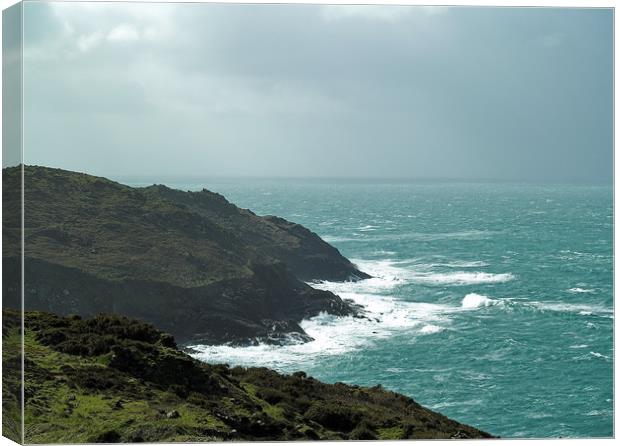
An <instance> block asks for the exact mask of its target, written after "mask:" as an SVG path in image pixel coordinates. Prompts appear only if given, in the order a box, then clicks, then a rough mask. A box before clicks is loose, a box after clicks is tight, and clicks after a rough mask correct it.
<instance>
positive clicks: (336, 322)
mask: <svg viewBox="0 0 620 446" xmlns="http://www.w3.org/2000/svg"><path fill="white" fill-rule="evenodd" d="M123 182H124V183H126V184H130V185H136V186H142V185H146V184H152V182H151V183H148V182H142V183H140V182H136V181H133V182H132V181H123ZM159 182H161V181H159ZM166 184H167V185H168V186H170V187H173V188H177V189H183V190H200V189H202V188H207V189H209V190H211V191H215V192H219V193H221V194H223V195H224V196H225V197H226V198H227V199H228V200H229V201H231V202H232V203H234V204H236V205H237V206H240V207H243V208H249V209H251V210H252V211H254V212H255V213H257V214H259V215H277V216H280V217H283V218H286V219H288V220H291V221H294V222H296V223H300V224H302V225H304V226H306V227H307V228H309V229H311V230H312V231H314V232H315V233H316V234H318V235H319V236H320V237H322V238H323V239H324V240H325V241H327V242H329V243H330V244H332V245H333V246H335V247H336V248H338V249H339V250H340V252H341V253H342V254H343V255H344V256H346V257H347V258H349V259H351V261H352V262H354V263H355V264H356V265H357V266H358V267H359V269H361V270H362V271H365V272H367V273H368V274H370V275H372V278H371V279H367V280H363V281H358V282H345V283H332V282H319V283H313V284H312V285H313V286H315V287H317V288H321V289H325V290H330V291H333V292H334V293H336V294H338V295H339V296H341V297H342V298H343V299H351V300H353V301H355V302H356V303H358V304H361V305H362V306H363V307H364V309H365V311H366V312H367V316H368V318H367V319H358V318H353V317H335V316H332V315H328V314H320V315H318V316H316V317H313V318H311V319H308V320H304V321H303V322H302V323H301V325H302V327H303V328H304V330H305V331H306V332H307V333H308V334H309V335H310V336H312V337H313V338H314V341H312V342H308V343H305V344H298V343H294V342H291V344H290V345H282V346H275V345H258V346H250V347H231V346H206V345H195V346H193V348H194V349H196V350H197V353H195V355H194V356H195V357H196V358H198V359H200V360H202V361H205V362H209V363H228V364H230V365H231V366H232V365H241V366H265V367H269V368H272V369H275V370H278V371H281V372H284V373H291V372H294V371H297V370H303V371H305V372H306V373H308V374H309V375H311V376H313V377H315V378H317V379H319V380H322V381H325V382H330V383H333V382H338V381H339V382H344V383H349V384H358V385H364V386H375V385H377V384H380V385H382V386H383V387H384V388H386V389H389V390H393V391H396V392H400V393H403V394H405V395H408V396H410V397H412V398H413V399H415V400H416V401H417V402H418V403H420V404H422V405H424V406H426V407H428V408H430V409H432V410H435V411H438V412H441V413H442V414H444V415H446V416H448V417H450V418H453V419H455V420H458V421H460V422H463V423H467V424H470V425H472V426H475V427H477V428H479V429H482V430H485V431H487V432H490V433H492V434H494V435H498V436H501V437H504V438H549V437H611V436H612V435H613V355H614V352H613V323H614V301H613V188H612V186H611V185H584V184H517V183H499V182H498V183H475V182H440V181H428V182H423V181H420V182H415V181H397V180H336V179H329V180H327V179H321V180H319V179H306V180H299V179H297V180H291V179H222V178H220V179H206V180H196V179H175V180H171V181H168V182H166Z"/></svg>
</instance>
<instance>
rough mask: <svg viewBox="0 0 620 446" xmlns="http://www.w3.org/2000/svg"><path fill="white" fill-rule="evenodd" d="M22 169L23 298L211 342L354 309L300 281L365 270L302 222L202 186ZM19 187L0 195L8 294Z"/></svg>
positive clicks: (247, 337)
mask: <svg viewBox="0 0 620 446" xmlns="http://www.w3.org/2000/svg"><path fill="white" fill-rule="evenodd" d="M19 176H20V171H19V169H18V168H9V169H4V170H3V187H4V189H5V190H11V189H16V188H18V187H19ZM24 178H25V185H26V186H25V191H24V199H25V209H26V211H25V220H24V226H25V231H24V238H25V261H24V267H25V288H24V294H25V306H26V308H27V309H39V310H47V311H53V312H57V313H60V314H69V313H75V314H81V315H93V314H96V313H99V312H118V313H122V314H127V315H130V316H134V317H139V318H142V319H144V320H147V321H149V322H152V323H154V324H155V325H157V326H159V327H161V328H162V329H164V330H167V331H170V332H172V333H173V334H174V335H175V336H177V337H178V338H179V339H180V340H182V341H183V340H193V341H201V342H207V343H223V342H234V343H246V342H253V340H254V339H255V338H260V339H261V340H267V341H269V340H271V341H272V342H278V340H279V339H281V338H282V336H283V335H284V334H286V333H297V334H298V335H299V336H300V337H301V338H302V339H303V336H305V334H304V333H303V330H302V329H301V328H300V327H299V325H298V324H297V323H298V322H299V321H300V320H301V319H303V318H306V317H310V316H313V315H316V314H318V313H319V312H321V311H326V312H329V313H332V314H338V315H344V314H352V313H353V312H355V309H354V308H353V307H351V306H350V305H349V304H347V303H346V302H343V301H342V300H341V299H340V298H339V297H338V296H336V295H334V294H332V293H330V292H326V291H320V290H315V289H313V288H311V287H310V286H308V285H307V284H305V283H304V282H302V281H301V280H304V281H311V280H348V279H350V278H355V277H357V278H364V277H367V276H366V275H365V274H364V273H362V272H361V271H358V270H357V269H356V268H355V266H354V265H353V264H351V262H349V261H348V260H347V259H345V258H344V257H343V256H341V255H340V253H339V252H338V251H337V250H336V249H335V248H333V247H332V246H330V245H329V244H327V243H325V242H324V241H323V240H321V239H320V238H319V237H318V236H317V235H316V234H314V233H312V232H311V231H309V230H307V229H306V228H303V227H302V226H300V225H296V224H294V223H290V222H288V221H286V220H283V219H279V218H277V217H259V216H256V215H255V214H253V213H252V212H251V211H248V210H243V209H239V208H237V207H236V206H234V205H232V204H231V203H229V202H228V201H226V200H225V199H224V198H223V197H222V196H221V195H218V194H214V193H211V192H208V191H202V192H195V193H192V192H181V191H176V190H172V189H169V188H166V187H164V186H152V187H148V188H131V187H128V186H124V185H121V184H118V183H115V182H112V181H110V180H107V179H105V178H99V177H93V176H90V175H85V174H80V173H75V172H68V171H64V170H60V169H50V168H45V167H35V166H25V168H24ZM17 197H18V196H17V195H15V194H10V195H7V194H5V197H4V198H5V199H4V203H3V211H4V212H5V221H4V227H3V239H4V250H3V271H4V289H5V291H6V292H7V293H5V295H14V296H17V294H16V293H10V292H9V291H10V290H11V289H17V288H18V285H19V284H18V279H17V278H18V277H19V276H18V272H19V269H20V266H19V258H16V257H15V256H14V253H15V247H16V245H17V244H18V243H19V219H18V218H15V217H14V216H12V215H8V214H10V210H11V209H13V208H14V207H15V206H14V203H12V201H13V200H14V199H16V198H17ZM12 278H15V280H11V279H12ZM7 303H8V304H9V305H10V304H11V302H7ZM13 304H14V305H17V302H13Z"/></svg>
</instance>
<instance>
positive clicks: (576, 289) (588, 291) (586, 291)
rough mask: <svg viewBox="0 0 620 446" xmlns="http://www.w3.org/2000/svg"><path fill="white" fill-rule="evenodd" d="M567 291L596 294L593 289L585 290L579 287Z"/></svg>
mask: <svg viewBox="0 0 620 446" xmlns="http://www.w3.org/2000/svg"><path fill="white" fill-rule="evenodd" d="M567 291H568V292H569V293H594V290H592V289H585V288H579V287H575V288H570V289H568V290H567Z"/></svg>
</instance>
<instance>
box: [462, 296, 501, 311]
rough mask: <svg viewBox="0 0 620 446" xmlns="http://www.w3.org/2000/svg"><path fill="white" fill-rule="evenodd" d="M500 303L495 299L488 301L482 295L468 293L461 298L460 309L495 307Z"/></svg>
mask: <svg viewBox="0 0 620 446" xmlns="http://www.w3.org/2000/svg"><path fill="white" fill-rule="evenodd" d="M498 303H500V301H498V300H495V299H490V298H488V297H487V296H483V295H482V294H476V293H469V294H468V295H466V296H465V297H464V298H463V301H462V302H461V307H463V308H479V307H490V306H491V305H496V304H498Z"/></svg>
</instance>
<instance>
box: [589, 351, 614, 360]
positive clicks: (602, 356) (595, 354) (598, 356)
mask: <svg viewBox="0 0 620 446" xmlns="http://www.w3.org/2000/svg"><path fill="white" fill-rule="evenodd" d="M590 354H591V355H592V356H594V357H595V358H602V359H611V358H610V357H609V356H607V355H604V354H602V353H599V352H590Z"/></svg>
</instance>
